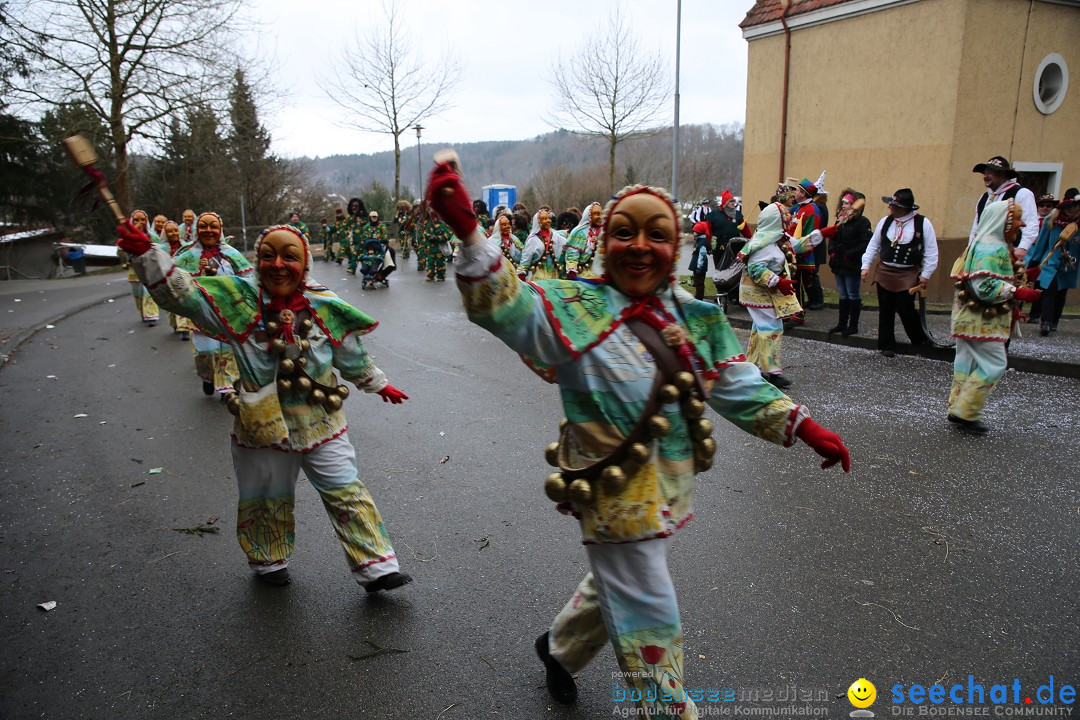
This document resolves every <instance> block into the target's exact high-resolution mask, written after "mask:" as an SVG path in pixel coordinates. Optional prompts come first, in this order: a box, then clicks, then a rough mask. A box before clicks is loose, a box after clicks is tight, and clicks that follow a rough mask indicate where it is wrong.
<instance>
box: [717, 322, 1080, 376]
mask: <svg viewBox="0 0 1080 720" xmlns="http://www.w3.org/2000/svg"><path fill="white" fill-rule="evenodd" d="M728 322H730V323H731V325H732V326H733V327H737V328H741V329H743V330H749V329H750V328H751V326H752V325H753V323H752V322H751V321H750V320H749V319H748V318H740V317H731V316H730V315H729V316H728ZM784 335H786V336H788V337H795V338H802V339H804V340H816V341H817V342H824V343H830V344H832V345H846V346H848V347H856V348H862V349H863V350H873V351H875V352H876V351H877V338H870V337H861V336H859V335H851V336H849V337H844V336H843V335H830V334H829V333H827V332H825V331H824V330H812V329H808V328H792V329H790V330H784ZM896 354H897V355H917V356H919V357H924V358H929V359H930V360H943V361H945V362H952V361H953V359H954V357H955V351H954V350H953V349H952V348H935V347H914V346H912V345H907V344H905V343H899V344H897V346H896ZM1009 367H1010V368H1011V369H1013V370H1019V371H1020V372H1028V373H1034V374H1037V375H1053V376H1056V377H1064V378H1077V379H1080V364H1076V363H1066V362H1058V361H1057V360H1043V359H1042V358H1033V357H1027V356H1025V355H1010V356H1009Z"/></svg>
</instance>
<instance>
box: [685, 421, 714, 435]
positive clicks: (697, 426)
mask: <svg viewBox="0 0 1080 720" xmlns="http://www.w3.org/2000/svg"><path fill="white" fill-rule="evenodd" d="M712 431H713V424H712V423H711V422H710V421H708V420H706V419H704V418H702V419H701V420H698V421H697V422H696V423H693V424H692V425H690V434H691V435H692V436H693V438H694V439H695V440H704V439H705V438H707V437H709V436H710V435H712Z"/></svg>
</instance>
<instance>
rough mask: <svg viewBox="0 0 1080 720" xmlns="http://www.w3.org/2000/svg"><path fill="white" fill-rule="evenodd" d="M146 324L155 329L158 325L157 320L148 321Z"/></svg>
mask: <svg viewBox="0 0 1080 720" xmlns="http://www.w3.org/2000/svg"><path fill="white" fill-rule="evenodd" d="M146 324H147V325H149V326H150V327H154V326H155V325H157V320H147V321H146Z"/></svg>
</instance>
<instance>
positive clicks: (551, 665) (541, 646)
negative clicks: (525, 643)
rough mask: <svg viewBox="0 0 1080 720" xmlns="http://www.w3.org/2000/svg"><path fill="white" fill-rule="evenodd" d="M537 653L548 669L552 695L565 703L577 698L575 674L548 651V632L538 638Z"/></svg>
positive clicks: (548, 680)
mask: <svg viewBox="0 0 1080 720" xmlns="http://www.w3.org/2000/svg"><path fill="white" fill-rule="evenodd" d="M536 654H537V655H538V656H539V657H540V660H541V662H543V663H544V667H545V668H546V669H547V689H548V692H549V693H551V697H553V698H555V699H556V700H557V701H558V702H561V703H562V704H563V705H569V704H571V703H573V702H574V701H575V700H577V683H575V682H574V676H573V675H571V674H570V673H568V672H567V671H566V668H564V667H563V666H562V665H560V664H559V661H558V660H556V659H555V658H553V657H551V653H549V652H548V633H544V634H543V635H541V636H540V637H538V638H536Z"/></svg>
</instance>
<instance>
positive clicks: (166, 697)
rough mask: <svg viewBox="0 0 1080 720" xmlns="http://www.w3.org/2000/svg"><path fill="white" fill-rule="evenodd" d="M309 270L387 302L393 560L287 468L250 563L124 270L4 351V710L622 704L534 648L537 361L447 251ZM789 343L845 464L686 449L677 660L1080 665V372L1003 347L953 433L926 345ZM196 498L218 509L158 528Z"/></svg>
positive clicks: (210, 436) (840, 683)
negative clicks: (989, 388) (980, 406)
mask: <svg viewBox="0 0 1080 720" xmlns="http://www.w3.org/2000/svg"><path fill="white" fill-rule="evenodd" d="M325 270H326V266H319V267H318V269H317V275H318V276H319V278H320V279H321V280H323V281H324V282H326V283H327V284H328V285H330V286H331V287H332V288H334V289H336V290H338V291H339V292H340V293H341V294H342V295H343V296H344V297H345V298H346V299H348V300H349V301H351V302H353V303H354V304H356V305H358V306H359V307H361V308H363V309H364V310H365V311H367V312H369V313H370V314H372V315H373V316H374V317H376V318H377V319H379V320H381V321H382V325H381V326H380V328H379V329H378V330H376V331H375V333H373V334H372V335H369V336H368V337H367V338H365V343H366V345H367V347H368V349H369V351H370V352H371V353H372V355H373V356H374V358H375V359H376V362H377V363H378V364H379V366H380V367H381V368H382V369H383V370H385V371H386V372H387V374H388V376H389V378H390V380H391V382H393V383H394V384H395V385H397V386H398V387H400V388H402V389H403V390H405V391H406V392H407V393H409V395H410V396H411V399H410V400H409V401H408V402H407V403H406V404H405V405H404V406H397V407H395V406H391V405H387V404H383V403H382V402H380V401H379V400H378V398H376V397H373V396H367V395H364V394H362V393H354V394H353V395H352V396H350V398H349V399H348V401H347V402H346V409H347V412H348V416H349V419H350V421H351V423H352V425H351V430H350V436H351V438H352V440H353V443H354V444H355V445H356V447H357V449H358V454H359V458H360V464H361V468H362V472H363V477H364V480H365V481H366V482H367V483H368V484H369V486H370V487H371V489H372V492H373V494H374V496H375V499H376V501H377V503H378V505H379V508H380V509H381V511H382V513H383V516H384V518H385V519H386V522H387V525H388V528H389V530H390V533H391V537H392V539H393V540H394V542H395V545H396V547H397V549H398V552H399V555H400V557H401V559H402V566H403V569H405V570H406V571H408V572H410V573H411V574H412V575H413V576H414V578H415V582H414V583H413V584H412V585H409V586H407V587H405V588H403V589H401V590H397V591H394V592H392V593H388V594H385V596H381V597H368V596H366V595H365V593H363V592H362V591H361V590H360V589H359V588H358V587H357V586H356V585H355V583H353V582H352V580H351V579H350V578H349V576H348V573H347V569H346V566H345V563H344V560H343V557H342V553H341V550H340V548H339V547H338V546H337V542H336V540H335V538H334V537H333V535H332V533H331V530H330V527H329V525H328V523H327V521H326V519H325V516H324V512H323V509H322V507H321V503H320V502H319V501H318V498H317V495H316V494H315V493H314V491H313V490H312V489H311V488H310V486H308V485H307V483H306V482H304V481H302V480H301V482H300V487H299V489H298V504H297V547H296V553H295V555H294V558H293V563H292V564H291V566H290V567H291V570H292V574H293V578H294V579H293V583H292V584H291V585H290V586H288V587H285V588H270V587H267V586H264V585H262V584H261V583H258V582H257V581H255V580H254V579H253V578H252V576H251V574H250V573H249V571H248V568H247V565H246V563H245V561H244V557H243V554H242V553H241V552H240V550H239V547H238V546H237V543H236V540H235V538H234V535H233V533H234V530H235V514H234V513H235V499H236V490H235V485H234V482H235V481H234V479H233V473H232V467H231V461H230V457H229V441H228V431H229V427H230V424H231V416H229V415H228V413H226V411H225V409H224V407H222V405H221V403H219V402H217V401H216V400H212V399H208V398H206V397H204V396H203V395H202V393H201V391H200V388H199V382H198V381H197V379H196V377H195V375H194V370H193V365H192V360H191V352H190V350H189V348H188V347H187V346H186V345H185V344H184V343H181V342H180V341H178V340H177V339H175V337H171V336H170V335H169V328H168V325H167V323H164V322H163V323H161V324H159V325H158V327H157V328H153V329H150V328H144V327H140V326H139V323H138V320H137V319H136V314H135V310H134V307H133V306H132V305H131V303H130V302H129V301H126V300H124V301H117V302H115V303H111V304H105V303H102V304H99V305H97V306H95V307H93V308H91V309H89V310H87V311H84V312H82V313H79V314H78V315H76V316H74V317H71V318H69V319H67V320H64V321H62V322H61V323H59V324H57V326H56V327H55V329H53V330H46V331H43V332H41V333H39V334H38V335H36V336H35V337H34V338H33V339H32V340H31V341H29V342H28V343H26V344H25V345H24V346H23V347H22V348H21V349H20V350H19V351H18V352H17V353H16V354H15V355H13V356H12V359H11V362H9V363H8V364H7V365H6V366H5V367H3V369H2V370H0V391H2V392H3V398H4V399H3V413H2V418H0V477H2V482H0V532H2V536H0V557H2V560H0V569H2V572H0V617H2V623H0V642H2V643H3V646H4V651H3V654H2V657H0V716H2V717H4V718H30V717H33V718H38V717H43V718H117V719H119V718H147V717H168V718H221V717H238V718H293V717H300V716H303V717H306V718H339V717H380V718H432V719H435V718H443V719H445V720H453V719H454V718H470V719H472V718H487V717H505V718H539V717H545V718H547V717H550V718H585V717H610V716H611V715H612V712H613V710H618V709H620V708H621V707H623V706H625V703H617V702H613V700H612V673H613V672H614V671H617V670H618V667H617V665H616V663H615V660H614V656H613V655H612V653H611V652H610V651H604V652H603V653H601V655H600V656H598V658H597V659H596V661H595V662H594V663H593V664H592V665H591V666H590V667H588V668H587V669H586V670H585V671H584V672H583V673H582V674H581V675H580V677H579V680H578V684H579V687H580V688H581V697H580V699H579V701H578V704H577V706H576V707H575V708H570V709H566V708H563V707H561V706H557V705H554V704H553V703H552V702H551V701H550V700H549V697H548V695H547V692H546V690H545V689H544V687H543V684H544V677H543V673H542V669H541V666H540V664H539V662H538V661H537V660H536V658H535V657H534V655H533V652H532V642H533V640H534V639H535V637H536V636H537V635H538V634H539V633H541V632H543V631H544V630H545V629H546V628H547V626H548V624H549V623H550V620H551V618H552V617H553V616H554V614H555V613H556V612H557V611H558V609H559V608H560V607H561V605H562V603H563V602H564V601H565V600H566V598H567V597H568V596H569V594H570V593H571V592H572V590H573V588H574V587H575V585H576V584H577V582H578V581H579V580H580V579H581V577H582V575H583V574H584V573H585V572H586V562H585V555H584V552H583V550H582V548H581V546H580V544H579V542H578V533H577V528H576V525H575V523H574V521H573V520H572V519H570V518H567V517H564V516H562V515H560V514H558V513H557V512H555V510H554V508H553V507H552V505H551V503H549V502H548V501H547V500H546V499H545V497H544V495H543V492H542V489H541V485H542V482H543V478H544V477H545V476H546V474H547V472H548V471H549V469H548V467H547V465H546V464H545V463H544V460H543V454H542V448H543V446H544V445H545V444H546V443H547V442H550V441H551V440H553V439H555V437H556V427H557V422H558V420H559V418H560V417H561V412H560V410H559V406H558V400H557V393H556V390H555V388H554V387H553V386H549V385H545V384H544V383H543V382H542V381H540V380H539V379H538V378H536V377H535V376H533V375H532V373H531V372H529V371H528V370H527V369H526V368H525V367H524V366H523V365H522V364H521V363H520V362H519V361H518V359H517V357H516V356H515V355H514V354H513V353H512V352H510V351H509V350H508V349H506V348H505V347H503V346H502V345H500V344H499V343H498V342H496V341H495V340H494V338H492V337H491V336H489V335H488V334H487V333H485V332H484V331H483V330H481V329H479V328H476V327H474V326H471V325H470V324H469V323H468V322H467V321H466V320H465V317H464V313H463V311H462V309H461V305H460V300H459V298H458V294H457V291H456V288H455V287H454V285H453V283H452V282H447V283H445V284H425V283H423V282H422V281H421V279H420V276H419V274H418V273H417V272H416V271H415V270H414V269H413V265H412V264H411V261H410V263H409V264H407V265H406V266H405V267H404V268H403V269H402V270H400V271H399V272H398V273H397V274H396V275H394V276H393V278H392V284H391V287H390V288H389V289H388V290H377V291H369V292H361V291H360V289H359V284H360V283H359V280H357V279H356V278H353V277H351V276H350V277H346V276H345V274H344V272H342V271H341V270H339V269H337V268H335V269H333V270H332V271H329V272H327V271H325ZM743 339H744V340H745V336H744V337H743ZM784 354H785V360H786V361H787V362H788V363H789V365H790V370H789V375H790V376H791V377H792V378H793V379H794V380H795V381H796V385H795V386H794V387H793V388H791V391H790V392H791V395H792V397H794V398H796V399H797V400H799V401H800V402H805V403H806V404H807V405H808V406H809V407H810V408H811V411H812V412H813V414H814V417H815V418H816V419H818V420H819V421H820V422H821V423H822V424H824V425H826V426H828V427H830V428H833V429H835V430H836V431H838V432H840V433H841V434H842V435H843V437H844V438H845V440H846V442H847V444H848V446H849V447H850V449H851V452H852V457H853V460H854V469H853V471H852V473H851V474H850V475H847V476H845V475H844V474H842V473H841V472H840V471H839V470H837V469H835V468H834V469H832V470H830V471H821V470H820V469H818V467H817V461H816V459H815V456H814V455H813V453H812V452H811V451H809V450H808V449H807V448H806V447H805V446H801V445H798V446H796V447H794V448H790V449H786V450H785V449H783V448H779V447H776V446H772V445H769V444H767V443H764V442H762V441H759V440H757V439H755V438H752V437H750V436H747V435H744V434H742V433H740V432H739V431H737V430H736V429H735V428H734V427H733V426H731V425H728V424H720V425H719V426H718V432H717V440H718V442H719V444H720V446H721V450H720V453H719V454H718V456H717V463H716V466H715V467H714V469H713V470H711V471H709V472H708V473H706V474H704V475H700V476H698V481H697V490H696V498H695V505H696V511H697V517H696V519H695V520H694V521H693V522H692V523H690V524H689V525H688V526H687V527H686V528H685V529H684V530H682V531H681V532H679V533H678V534H677V535H676V537H675V539H674V541H673V550H672V556H671V558H672V574H673V576H674V578H675V585H676V589H677V591H678V593H679V598H680V605H681V610H682V617H683V623H684V631H685V642H686V645H685V648H686V666H687V685H688V686H689V687H698V688H733V689H735V690H737V691H739V692H743V691H747V690H749V689H754V688H756V689H759V690H763V689H768V688H774V689H781V688H787V687H790V686H791V685H792V684H794V685H796V686H797V687H798V688H799V689H800V690H804V689H805V690H810V691H812V692H815V693H820V694H822V695H825V696H826V697H827V698H828V699H827V700H823V701H818V702H817V705H818V706H820V707H821V708H823V709H825V711H827V713H828V715H829V716H841V715H843V714H846V713H848V712H849V711H851V710H852V708H851V706H850V704H848V702H847V700H846V699H845V698H844V696H843V693H844V692H845V691H846V688H847V687H848V685H849V684H851V683H852V682H853V681H854V680H855V679H857V678H859V677H866V678H868V679H870V680H871V681H872V682H874V683H875V684H876V685H877V688H878V696H879V700H878V704H877V705H875V706H874V707H873V708H871V709H873V710H877V711H878V714H879V716H881V715H886V714H888V709H887V697H888V695H889V691H888V688H890V687H892V686H893V685H894V684H897V683H902V684H905V685H909V684H912V683H920V684H924V685H927V686H929V685H931V684H933V683H934V682H935V681H941V682H944V683H945V684H946V685H948V684H949V683H951V682H954V681H962V682H966V678H967V675H968V674H973V675H974V677H975V679H976V682H983V683H985V684H986V685H987V688H989V686H990V685H991V684H993V683H999V682H1000V683H1011V682H1012V679H1013V678H1019V679H1020V682H1021V684H1022V686H1023V688H1024V692H1025V693H1027V692H1034V689H1035V688H1036V687H1037V686H1038V685H1040V684H1043V683H1045V682H1046V681H1047V679H1048V678H1049V676H1050V675H1053V676H1054V678H1055V682H1056V683H1057V685H1058V686H1060V684H1062V683H1065V682H1071V683H1072V684H1073V685H1076V684H1077V680H1078V679H1080V678H1078V668H1080V648H1078V637H1080V620H1078V618H1080V615H1078V612H1077V598H1078V597H1080V583H1078V581H1077V577H1076V573H1077V570H1076V568H1077V560H1078V552H1077V550H1078V547H1080V533H1078V532H1077V530H1078V521H1080V491H1078V489H1077V476H1078V475H1077V467H1078V466H1080V462H1078V460H1080V451H1078V450H1077V445H1076V441H1075V437H1076V435H1075V427H1076V417H1077V414H1076V399H1077V397H1078V395H1080V383H1078V382H1077V381H1074V380H1063V379H1060V378H1052V377H1046V376H1038V375H1024V374H1020V373H1016V372H1010V373H1009V374H1008V375H1007V377H1006V378H1005V380H1004V381H1003V382H1002V384H1001V385H1000V386H999V388H998V390H997V392H996V394H995V395H994V396H993V398H992V400H991V405H990V410H989V415H988V420H989V422H991V423H992V425H993V428H994V429H993V432H992V433H991V434H990V435H989V436H988V437H985V438H975V437H968V436H963V435H961V434H959V433H958V432H956V431H955V430H954V429H953V428H952V427H950V426H949V425H948V423H946V421H945V417H944V415H945V409H944V408H945V398H946V395H947V391H948V385H949V381H950V374H951V367H950V366H949V365H947V364H945V363H940V362H936V361H931V360H925V359H919V358H913V357H897V358H894V359H893V360H890V361H885V360H883V359H882V358H881V357H880V356H879V355H877V354H876V353H872V352H868V351H864V350H856V349H850V348H842V347H837V346H831V345H826V344H823V343H815V342H809V341H798V340H788V341H786V342H785V347H784ZM50 375H55V378H50V377H48V376H50ZM81 413H85V414H86V415H87V416H86V417H83V418H76V417H74V416H76V415H77V414H81ZM446 455H449V456H450V460H449V461H448V462H446V463H443V464H440V463H439V460H440V459H441V458H442V457H444V456H446ZM159 467H160V468H163V470H162V472H161V473H160V474H149V471H150V470H151V469H153V468H159ZM215 516H216V517H217V518H218V519H217V520H216V522H215V523H214V525H215V526H216V527H220V528H221V532H220V533H218V534H216V535H206V536H193V535H187V534H183V533H181V532H177V531H175V530H174V528H183V527H190V526H194V525H197V524H200V523H206V522H208V521H209V520H210V519H211V518H212V517H215ZM49 600H54V601H56V602H57V603H58V604H57V606H56V608H55V609H53V610H51V611H49V612H45V611H43V610H41V609H38V608H37V607H36V606H37V604H38V603H42V602H45V601H49ZM372 643H373V644H372ZM380 647H381V648H388V649H390V651H388V652H383V653H380V654H377V655H374V656H372V657H364V656H365V655H367V654H369V653H372V652H373V651H375V650H377V649H378V648H380ZM722 704H723V703H716V704H715V705H716V706H719V705H722ZM760 704H761V705H768V704H769V703H767V702H762V703H760ZM699 705H701V706H706V705H710V703H700V704H699ZM727 705H728V706H731V705H732V703H727ZM736 716H738V714H737V713H736Z"/></svg>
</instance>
